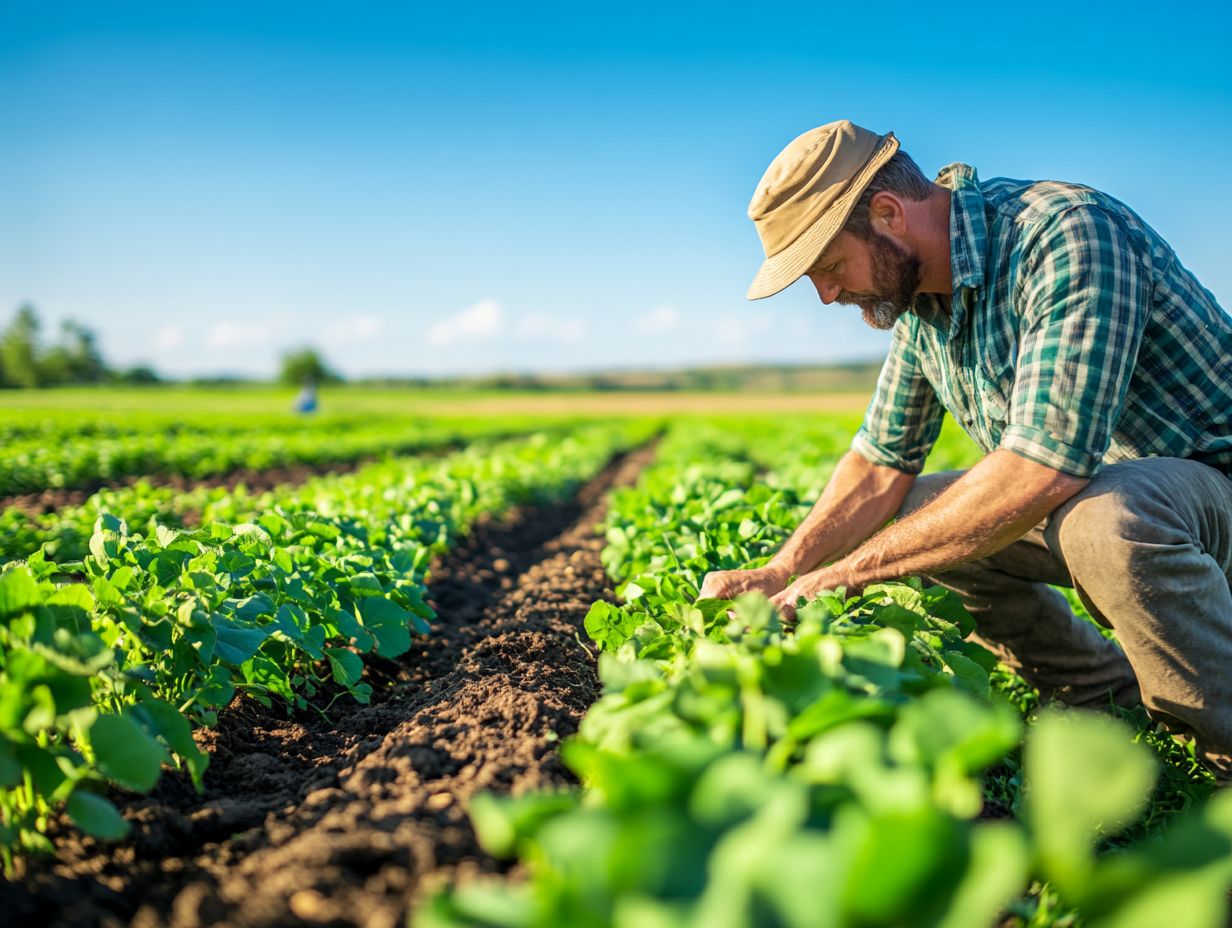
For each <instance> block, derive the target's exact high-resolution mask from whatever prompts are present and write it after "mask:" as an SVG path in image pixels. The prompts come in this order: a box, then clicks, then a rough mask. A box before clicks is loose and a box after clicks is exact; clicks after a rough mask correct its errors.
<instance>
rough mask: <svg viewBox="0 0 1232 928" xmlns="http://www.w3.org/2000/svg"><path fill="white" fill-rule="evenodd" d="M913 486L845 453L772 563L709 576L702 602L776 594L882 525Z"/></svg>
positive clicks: (908, 478)
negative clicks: (756, 593) (751, 593)
mask: <svg viewBox="0 0 1232 928" xmlns="http://www.w3.org/2000/svg"><path fill="white" fill-rule="evenodd" d="M914 481H915V477H914V476H913V475H911V474H907V473H904V472H903V471H899V470H894V469H893V468H891V467H883V466H881V465H879V464H873V463H872V462H870V461H868V460H867V459H865V458H864V457H863V456H861V455H860V454H858V453H856V452H854V451H848V452H847V453H846V454H845V455H843V457H842V458H841V459H840V460H839V462H838V465H837V466H836V467H835V468H834V475H833V476H832V477H831V478H830V482H829V483H827V484H826V488H825V490H824V491H823V492H822V494H821V498H820V499H818V500H817V502H816V504H815V505H814V506H813V508H812V510H811V511H810V512H809V514H808V515H807V516H806V517H805V519H804V521H803V522H801V523H800V525H799V526H797V527H796V530H795V531H794V532H793V533H792V536H791V538H789V539H788V540H787V542H786V543H785V544H784V545H783V547H782V548H781V549H780V550H779V552H778V553H777V554H776V555H775V556H774V557H773V558H771V559H770V563H768V564H767V565H766V566H765V567H761V568H758V569H756V570H721V571H714V572H712V573H709V574H707V575H706V579H705V580H704V581H703V582H702V589H701V596H702V598H707V597H715V598H719V599H729V598H731V597H733V596H736V595H738V594H740V593H746V592H748V591H750V590H760V591H761V592H763V593H766V594H767V595H773V594H774V593H777V592H779V591H780V590H782V589H783V587H784V586H786V584H787V580H788V578H790V577H791V576H792V575H793V574H806V573H808V572H809V571H811V570H813V569H814V568H815V567H817V565H819V564H823V563H826V562H828V561H832V560H834V559H835V558H837V557H841V556H842V555H844V554H846V553H847V552H848V551H850V550H852V549H853V548H854V547H855V546H856V545H858V544H859V543H860V542H862V541H864V539H866V538H868V537H869V536H870V535H872V534H873V532H875V531H877V529H879V528H881V527H882V526H883V525H885V523H886V522H887V521H889V520H890V519H892V518H893V517H894V514H895V513H896V512H898V510H899V508H900V507H901V506H902V504H903V500H904V499H906V498H907V491H908V490H910V489H911V485H912V483H913V482H914Z"/></svg>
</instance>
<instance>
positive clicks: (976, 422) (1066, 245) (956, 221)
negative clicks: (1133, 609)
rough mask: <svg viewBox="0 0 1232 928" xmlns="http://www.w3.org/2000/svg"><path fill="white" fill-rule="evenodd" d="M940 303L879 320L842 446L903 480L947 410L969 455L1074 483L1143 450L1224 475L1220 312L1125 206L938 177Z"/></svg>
mask: <svg viewBox="0 0 1232 928" xmlns="http://www.w3.org/2000/svg"><path fill="white" fill-rule="evenodd" d="M937 183H939V184H941V185H942V186H944V187H948V188H950V190H952V191H953V194H952V197H951V207H950V236H951V240H952V245H951V268H952V270H953V275H954V293H953V297H952V298H951V300H950V311H949V313H945V312H943V311H942V306H943V304H942V303H941V302H940V298H939V297H936V296H926V297H921V298H919V299H917V300H916V304H915V307H914V309H913V310H912V311H911V312H909V313H905V314H904V315H903V316H902V317H901V318H900V319H899V321H898V322H897V324H896V325H895V326H894V341H893V345H892V347H891V349H890V354H889V357H887V358H886V362H885V365H884V366H883V367H882V369H881V377H880V379H879V380H878V382H877V390H876V393H874V395H873V400H872V402H871V403H870V404H869V407H868V411H867V413H866V414H865V417H864V424H863V426H862V427H861V428H860V431H859V432H858V433H857V434H856V437H855V439H854V441H853V442H852V447H853V448H855V450H857V451H858V452H860V454H862V455H863V456H864V457H865V458H867V459H868V460H870V461H872V462H873V463H875V464H884V465H886V466H888V467H893V468H896V469H898V470H903V471H907V472H909V473H918V472H919V471H920V470H921V468H922V467H923V466H924V459H925V457H926V456H927V455H928V452H929V450H930V449H931V448H932V446H933V442H935V441H936V439H937V433H938V432H939V431H940V429H941V421H942V418H943V417H944V415H945V413H946V412H949V413H950V414H951V415H952V416H954V418H955V419H957V420H958V422H959V423H960V424H961V425H962V427H963V428H964V429H965V430H966V432H967V433H968V434H969V435H970V436H971V437H972V438H973V439H975V441H976V443H977V444H978V445H979V446H980V447H981V448H983V449H984V451H986V452H988V451H993V450H995V449H998V448H1005V449H1008V450H1010V451H1013V452H1015V453H1016V454H1020V455H1022V456H1023V457H1025V458H1029V459H1030V460H1032V461H1037V462H1039V463H1040V464H1044V465H1047V466H1048V467H1052V468H1055V469H1056V470H1060V471H1064V472H1066V473H1069V474H1074V475H1076V476H1080V477H1088V476H1090V475H1092V474H1094V473H1095V472H1096V471H1097V470H1098V469H1099V467H1100V465H1101V464H1104V463H1108V464H1112V463H1115V462H1117V461H1125V460H1130V459H1132V458H1140V457H1146V456H1149V455H1164V456H1168V457H1177V458H1193V459H1195V460H1198V461H1203V462H1206V463H1208V464H1211V465H1212V466H1214V467H1217V468H1219V469H1220V470H1222V471H1223V472H1225V473H1227V474H1228V475H1229V476H1232V317H1229V316H1228V314H1227V313H1225V312H1224V311H1223V309H1222V308H1221V307H1220V306H1219V304H1218V303H1217V302H1215V297H1214V296H1213V295H1212V294H1211V293H1210V291H1209V290H1207V289H1205V288H1204V287H1203V286H1202V285H1201V284H1199V283H1198V281H1197V278H1195V277H1194V275H1193V274H1191V273H1190V272H1189V271H1187V270H1185V268H1184V267H1183V266H1182V265H1181V262H1180V261H1179V260H1178V259H1177V257H1176V254H1175V253H1174V252H1173V250H1172V249H1171V248H1170V247H1169V246H1168V244H1167V242H1165V241H1164V240H1163V239H1162V238H1160V237H1159V235H1158V234H1157V233H1156V232H1155V231H1154V230H1153V229H1152V228H1151V227H1150V226H1148V225H1147V224H1146V223H1145V222H1143V221H1142V220H1141V219H1140V218H1139V217H1138V216H1137V215H1136V214H1135V213H1134V212H1133V211H1132V210H1130V209H1129V208H1128V207H1127V206H1125V204H1123V203H1120V202H1118V201H1117V200H1115V199H1113V198H1112V197H1110V196H1107V195H1106V194H1103V193H1100V192H1099V191H1097V190H1092V189H1091V188H1090V187H1083V186H1080V185H1078V184H1065V183H1059V182H1056V181H1023V180H1010V179H1008V178H1003V177H998V178H994V179H993V180H990V181H987V182H985V183H981V182H980V181H979V179H978V178H977V177H976V174H975V170H974V169H973V168H971V167H969V166H968V165H965V164H952V165H950V166H949V167H947V168H945V169H943V170H942V171H941V173H940V175H938V177H937Z"/></svg>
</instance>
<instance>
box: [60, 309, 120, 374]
mask: <svg viewBox="0 0 1232 928" xmlns="http://www.w3.org/2000/svg"><path fill="white" fill-rule="evenodd" d="M52 352H60V353H61V356H62V357H63V358H64V361H63V364H64V374H65V376H64V377H63V378H62V379H60V380H58V381H56V382H58V383H99V382H101V381H103V380H105V379H106V378H107V365H106V364H104V363H103V356H102V353H101V352H100V351H99V350H98V338H97V336H96V335H95V334H94V332H93V331H91V330H90V329H87V328H86V327H85V326H83V325H81V324H80V323H78V322H74V321H73V320H72V319H66V320H64V322H63V323H62V324H61V326H60V344H59V345H57V346H56V347H55V348H53V349H52ZM50 353H51V352H49V354H50Z"/></svg>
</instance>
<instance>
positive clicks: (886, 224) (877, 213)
mask: <svg viewBox="0 0 1232 928" xmlns="http://www.w3.org/2000/svg"><path fill="white" fill-rule="evenodd" d="M868 218H869V223H870V224H871V225H872V227H873V231H874V232H880V233H881V234H882V235H894V236H897V237H900V238H901V237H902V235H903V234H904V233H905V232H906V231H907V211H906V209H904V207H903V201H902V200H901V199H899V198H898V196H897V195H895V194H893V193H890V191H888V190H878V191H877V192H876V193H874V194H873V197H872V199H871V200H869V202H868Z"/></svg>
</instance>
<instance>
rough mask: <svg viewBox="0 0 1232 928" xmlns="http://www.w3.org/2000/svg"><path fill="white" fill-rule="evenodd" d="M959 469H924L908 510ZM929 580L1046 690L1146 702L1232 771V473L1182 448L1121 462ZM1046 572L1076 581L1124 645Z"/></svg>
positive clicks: (1085, 702)
mask: <svg viewBox="0 0 1232 928" xmlns="http://www.w3.org/2000/svg"><path fill="white" fill-rule="evenodd" d="M961 475H962V472H961V471H950V472H947V473H943V474H930V475H927V476H923V477H920V478H918V479H917V480H916V482H915V484H914V486H913V487H912V489H911V492H910V493H909V495H908V497H907V499H906V501H905V502H904V504H903V508H902V510H901V511H900V515H904V514H906V513H908V512H911V511H912V510H914V509H917V508H919V507H920V506H922V505H923V504H924V503H925V502H927V501H928V500H930V499H932V498H933V497H935V496H937V495H938V494H939V493H941V492H942V491H944V490H945V488H946V487H947V486H948V485H949V484H950V483H952V482H953V481H954V480H956V479H958V477H960V476H961ZM931 579H932V580H933V581H934V582H936V583H939V584H941V585H942V586H945V587H947V588H949V589H951V590H954V591H955V592H957V593H958V594H959V595H960V596H962V598H963V600H964V602H965V603H966V605H967V608H968V609H969V610H970V611H971V614H972V615H973V616H974V617H975V620H976V622H977V626H978V627H977V637H978V638H979V639H980V643H981V644H984V645H985V646H986V647H989V648H990V649H991V650H993V651H994V652H995V653H996V654H997V655H998V656H999V657H1000V658H1001V659H1002V660H1003V661H1004V662H1005V663H1006V664H1008V665H1009V666H1011V667H1012V668H1014V669H1015V670H1016V671H1017V672H1018V673H1020V674H1021V675H1022V676H1023V677H1025V678H1026V679H1027V681H1028V682H1030V683H1031V684H1033V685H1034V686H1035V687H1037V688H1038V689H1039V691H1040V695H1041V697H1042V698H1043V699H1045V700H1056V701H1059V702H1062V703H1066V704H1069V705H1074V706H1086V707H1089V708H1097V709H1098V708H1104V709H1106V708H1108V706H1109V704H1110V703H1116V704H1117V705H1122V706H1131V705H1135V704H1137V703H1138V702H1139V701H1141V702H1142V703H1143V704H1145V706H1146V708H1147V710H1148V711H1149V712H1150V714H1151V716H1152V717H1153V718H1155V719H1157V720H1159V721H1161V722H1163V723H1164V724H1165V725H1166V726H1167V727H1168V728H1169V729H1170V730H1171V731H1173V732H1177V733H1186V734H1191V735H1192V736H1193V737H1194V738H1195V740H1196V742H1197V745H1196V746H1197V748H1198V751H1199V754H1200V755H1202V756H1204V757H1205V758H1206V760H1207V763H1208V764H1209V765H1210V766H1211V767H1212V769H1214V770H1215V772H1216V774H1217V775H1218V776H1220V778H1221V779H1228V778H1232V479H1229V478H1228V477H1226V476H1225V475H1224V474H1222V473H1221V472H1219V471H1217V470H1215V469H1214V468H1212V467H1208V466H1207V465H1205V464H1200V463H1198V462H1196V461H1188V460H1181V459H1178V458H1142V459H1140V460H1136V461H1127V462H1124V463H1121V464H1111V465H1109V466H1107V467H1105V468H1103V469H1102V470H1101V471H1100V472H1099V473H1098V474H1096V476H1095V477H1094V478H1093V479H1092V480H1091V482H1090V484H1088V485H1087V486H1086V487H1085V488H1084V489H1083V490H1082V491H1081V492H1080V493H1078V494H1077V495H1076V496H1074V497H1073V498H1072V499H1070V500H1069V501H1068V502H1067V503H1065V505H1063V506H1061V507H1060V508H1059V509H1057V510H1056V511H1055V512H1054V513H1053V514H1052V515H1051V516H1050V517H1049V518H1048V519H1047V520H1045V521H1044V522H1043V523H1042V524H1040V525H1038V526H1036V527H1035V528H1034V529H1032V530H1031V532H1030V533H1029V534H1027V535H1026V536H1025V537H1023V538H1022V539H1020V540H1019V541H1016V542H1014V543H1013V544H1011V545H1010V546H1009V547H1007V548H1005V549H1003V550H1001V551H999V552H997V553H996V554H994V555H992V556H991V557H988V558H985V559H984V560H981V561H974V562H972V563H969V564H964V565H961V566H959V567H956V568H954V569H953V570H949V571H946V572H944V573H941V574H939V575H937V576H935V577H933V578H931ZM1048 584H1052V585H1054V586H1064V587H1072V588H1073V589H1074V590H1075V591H1076V592H1077V594H1078V597H1079V598H1080V600H1081V601H1082V603H1083V605H1085V606H1086V607H1087V609H1088V610H1089V611H1090V613H1091V615H1092V616H1093V617H1094V618H1095V619H1096V621H1098V622H1100V623H1101V624H1103V625H1104V626H1105V627H1108V628H1111V629H1113V630H1114V631H1115V632H1116V636H1117V639H1118V640H1119V641H1120V645H1121V646H1120V647H1118V646H1117V645H1116V644H1114V643H1113V642H1111V641H1109V640H1108V639H1106V638H1104V637H1103V636H1102V635H1100V634H1099V632H1098V631H1097V630H1096V629H1095V628H1094V627H1093V626H1092V625H1090V624H1089V623H1087V622H1084V621H1083V620H1081V619H1079V618H1078V617H1077V616H1075V615H1074V613H1073V611H1072V610H1071V609H1070V607H1069V604H1068V603H1067V602H1066V601H1065V597H1064V596H1062V595H1061V594H1060V593H1058V592H1057V591H1056V590H1053V589H1050V588H1049V586H1048Z"/></svg>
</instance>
